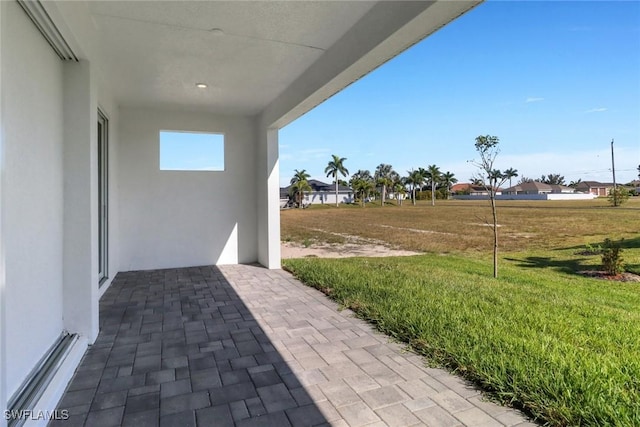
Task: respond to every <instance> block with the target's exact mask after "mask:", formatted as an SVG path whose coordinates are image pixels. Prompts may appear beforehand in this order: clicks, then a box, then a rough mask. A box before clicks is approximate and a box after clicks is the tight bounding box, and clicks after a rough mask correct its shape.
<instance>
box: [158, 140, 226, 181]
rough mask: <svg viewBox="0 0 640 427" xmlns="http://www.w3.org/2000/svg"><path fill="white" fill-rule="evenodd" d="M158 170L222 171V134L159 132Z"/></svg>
mask: <svg viewBox="0 0 640 427" xmlns="http://www.w3.org/2000/svg"><path fill="white" fill-rule="evenodd" d="M160 170H163V171H224V134H219V133H204V132H184V131H168V130H162V131H160Z"/></svg>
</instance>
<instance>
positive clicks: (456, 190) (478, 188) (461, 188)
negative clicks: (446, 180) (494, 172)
mask: <svg viewBox="0 0 640 427" xmlns="http://www.w3.org/2000/svg"><path fill="white" fill-rule="evenodd" d="M495 190H496V195H500V194H502V192H503V190H502V189H501V188H496V189H495ZM451 194H454V195H468V196H488V195H489V191H488V190H487V188H485V186H484V185H477V184H470V183H458V184H454V185H452V186H451Z"/></svg>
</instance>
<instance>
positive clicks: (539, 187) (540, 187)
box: [503, 181, 574, 193]
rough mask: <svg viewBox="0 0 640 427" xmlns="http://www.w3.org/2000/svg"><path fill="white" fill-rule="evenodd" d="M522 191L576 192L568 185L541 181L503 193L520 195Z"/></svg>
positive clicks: (506, 190)
mask: <svg viewBox="0 0 640 427" xmlns="http://www.w3.org/2000/svg"><path fill="white" fill-rule="evenodd" d="M522 191H537V192H539V191H551V192H563V191H574V189H573V188H571V187H567V186H566V185H558V184H553V185H550V184H545V183H544V182H540V181H530V182H523V183H520V184H518V185H514V186H513V187H509V188H507V189H505V190H503V192H505V193H518V192H522Z"/></svg>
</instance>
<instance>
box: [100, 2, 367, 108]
mask: <svg viewBox="0 0 640 427" xmlns="http://www.w3.org/2000/svg"><path fill="white" fill-rule="evenodd" d="M374 5H375V2H366V1H350V2H337V1H262V2H247V1H210V2H201V1H158V2H156V1H147V2H145V1H138V2H135V1H134V2H120V1H91V2H89V10H90V13H91V17H92V19H93V21H94V23H95V26H96V28H97V32H98V46H99V48H100V51H101V52H100V56H101V60H100V63H101V64H103V68H104V69H103V70H102V72H103V73H104V74H105V77H106V78H107V80H109V81H110V82H111V85H110V86H111V88H112V90H113V91H114V92H115V96H116V99H117V100H118V102H119V103H120V104H121V105H124V106H134V107H135V106H140V107H153V108H171V109H173V108H189V109H202V110H206V111H211V112H218V113H225V114H244V115H254V114H257V113H259V112H261V111H262V110H263V109H264V108H265V107H266V106H267V105H268V104H269V103H271V102H272V101H273V100H274V99H275V98H276V97H277V96H278V95H280V94H281V93H282V92H283V91H284V90H285V89H286V88H287V87H288V86H289V85H290V84H291V82H292V81H294V80H295V79H296V78H297V77H298V76H300V75H301V74H302V73H303V72H304V71H305V70H306V69H308V68H309V67H310V66H311V64H313V63H314V62H315V61H317V60H318V58H320V57H321V56H322V55H323V54H324V52H325V51H326V50H327V49H329V48H330V47H331V46H333V45H334V43H335V42H336V41H337V40H339V39H340V37H342V36H343V35H344V34H345V33H346V32H347V31H348V30H349V29H350V28H351V27H352V26H353V25H354V24H355V23H356V22H358V21H359V20H360V19H361V18H362V16H363V15H365V14H366V13H367V12H368V11H369V10H370V9H371V8H372V7H373V6H374ZM212 30H213V31H212ZM218 30H221V31H218ZM201 82H203V83H206V84H207V85H208V88H207V89H204V90H203V89H198V88H197V87H196V86H195V85H196V83H201Z"/></svg>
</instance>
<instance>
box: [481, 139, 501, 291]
mask: <svg viewBox="0 0 640 427" xmlns="http://www.w3.org/2000/svg"><path fill="white" fill-rule="evenodd" d="M499 144H500V140H499V139H498V137H497V136H491V135H480V136H478V137H477V138H476V143H475V148H476V151H477V152H478V154H479V155H480V160H479V161H474V162H473V163H474V164H475V165H476V166H477V167H478V169H480V175H479V176H478V177H477V178H478V179H480V180H481V181H482V185H483V186H484V188H485V189H486V190H487V192H488V193H489V200H490V202H491V214H492V216H493V277H494V278H498V211H497V209H496V191H497V190H498V188H499V187H500V186H501V185H502V184H504V183H505V182H506V181H507V178H506V176H505V174H503V173H502V172H500V170H499V169H495V168H494V163H495V161H496V157H497V156H498V153H500V147H499Z"/></svg>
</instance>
